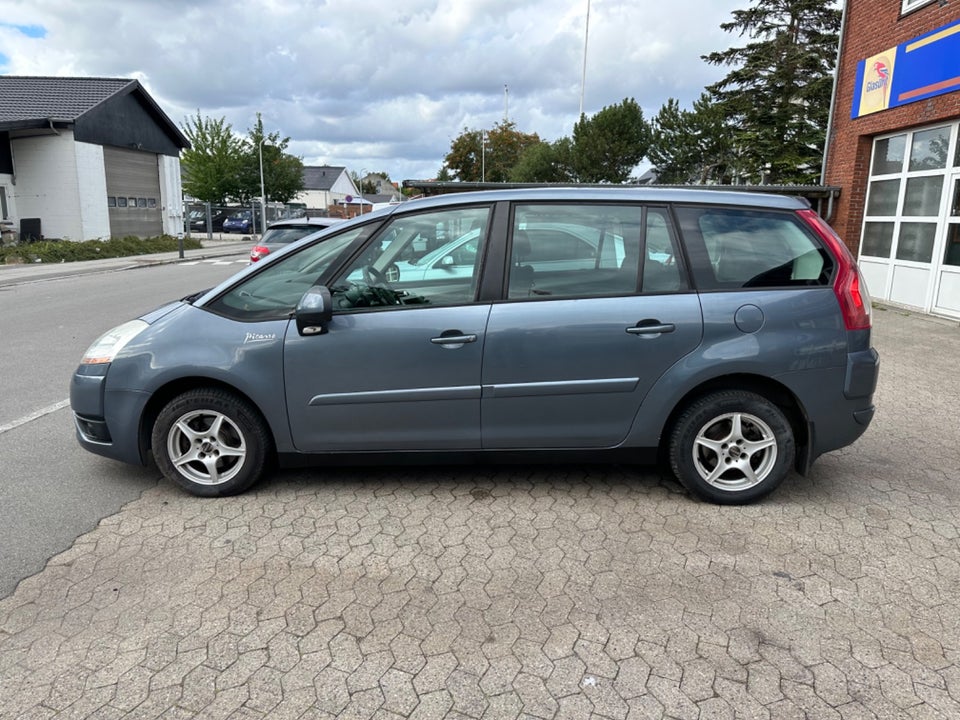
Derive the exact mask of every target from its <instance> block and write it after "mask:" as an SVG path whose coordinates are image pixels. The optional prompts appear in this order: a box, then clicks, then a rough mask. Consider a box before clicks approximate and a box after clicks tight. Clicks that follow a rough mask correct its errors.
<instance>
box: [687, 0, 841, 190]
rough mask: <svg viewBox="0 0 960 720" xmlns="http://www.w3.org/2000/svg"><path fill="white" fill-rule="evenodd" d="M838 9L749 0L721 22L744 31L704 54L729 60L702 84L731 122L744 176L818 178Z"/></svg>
mask: <svg viewBox="0 0 960 720" xmlns="http://www.w3.org/2000/svg"><path fill="white" fill-rule="evenodd" d="M840 16H841V12H840V10H839V9H838V8H837V7H836V4H835V3H834V2H833V1H832V0H753V4H752V6H751V7H749V8H747V9H746V10H735V11H734V12H733V20H732V21H731V22H727V23H723V24H722V25H721V26H720V27H721V28H722V29H723V30H725V31H727V32H736V33H737V34H739V35H740V36H741V37H745V38H748V42H747V43H746V44H745V45H743V46H742V47H734V48H730V49H728V50H724V51H722V52H714V53H710V54H709V55H704V56H703V59H704V60H706V61H707V62H708V63H711V64H713V65H730V66H732V67H733V68H734V69H733V70H731V71H730V72H729V73H728V74H727V76H726V77H724V78H723V79H722V80H720V81H719V82H717V83H714V84H713V85H710V86H709V87H708V88H707V90H708V91H709V92H710V93H711V94H712V96H713V98H714V99H715V100H716V102H717V104H718V106H719V107H720V109H721V111H722V112H723V113H724V114H725V115H726V117H727V118H729V120H730V122H731V123H732V125H733V127H734V128H735V130H734V133H733V141H734V144H735V146H736V151H737V154H738V164H739V167H738V170H739V171H740V172H742V173H744V175H745V177H746V179H748V180H750V181H753V182H769V183H772V184H785V183H809V182H816V181H817V179H818V178H819V176H820V165H821V161H822V158H823V145H824V140H825V133H826V126H827V120H828V116H829V112H830V94H831V91H832V87H833V71H834V66H835V62H836V53H837V43H838V32H839V29H840Z"/></svg>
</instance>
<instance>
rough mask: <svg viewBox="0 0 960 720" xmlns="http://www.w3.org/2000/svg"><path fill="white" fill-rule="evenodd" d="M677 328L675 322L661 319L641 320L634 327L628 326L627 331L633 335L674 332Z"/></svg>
mask: <svg viewBox="0 0 960 720" xmlns="http://www.w3.org/2000/svg"><path fill="white" fill-rule="evenodd" d="M676 329H677V326H676V325H674V324H673V323H662V322H660V321H659V320H641V321H640V322H638V323H637V324H636V325H634V326H633V327H628V328H627V332H628V333H630V334H631V335H662V334H664V333H672V332H673V331H674V330H676Z"/></svg>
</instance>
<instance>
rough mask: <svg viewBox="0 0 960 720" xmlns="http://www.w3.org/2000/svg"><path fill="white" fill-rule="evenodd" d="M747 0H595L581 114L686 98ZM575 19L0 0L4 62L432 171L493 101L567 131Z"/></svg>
mask: <svg viewBox="0 0 960 720" xmlns="http://www.w3.org/2000/svg"><path fill="white" fill-rule="evenodd" d="M749 5H750V1H749V0H686V1H685V2H676V1H670V0H591V2H590V14H589V42H588V43H587V56H586V57H587V63H586V85H585V94H584V101H583V110H584V112H585V113H587V114H588V115H590V114H592V113H595V112H596V111H598V110H600V109H601V108H603V107H604V106H606V105H612V104H616V103H618V102H620V101H621V100H623V99H624V98H626V97H632V98H634V99H636V101H637V102H638V103H639V104H640V106H641V107H642V108H643V110H644V115H645V116H646V117H648V118H649V117H651V116H653V115H654V114H655V113H656V112H657V111H658V110H659V108H660V107H661V105H663V103H664V102H666V100H667V99H668V98H670V97H675V98H677V99H678V100H680V102H681V104H682V105H683V106H689V104H690V102H692V100H694V99H695V98H696V97H697V96H698V95H699V94H700V92H701V91H702V90H703V88H704V86H705V85H707V84H710V83H711V82H714V81H715V80H717V79H719V78H720V77H722V76H723V75H724V74H725V73H726V71H727V69H725V68H718V67H714V66H711V65H707V64H706V63H705V62H703V61H702V60H701V59H700V56H701V55H703V54H705V53H708V52H712V51H714V50H723V49H725V48H728V47H731V46H734V45H738V44H740V43H741V42H742V39H741V38H739V37H737V36H735V35H731V34H728V33H725V32H723V31H722V30H721V29H720V24H721V23H722V22H726V21H728V20H730V19H731V12H732V11H733V10H735V9H740V8H745V7H748V6H749ZM586 19H587V0H380V1H379V2H372V1H371V0H239V2H237V1H236V0H233V1H231V2H227V1H226V0H196V1H194V2H185V1H184V0H82V1H81V0H0V74H5V75H58V76H65V75H70V76H93V77H123V78H136V79H138V80H140V82H141V83H143V85H144V86H145V87H146V89H147V91H148V92H149V93H150V94H151V95H152V96H153V98H154V99H155V100H156V101H157V102H158V103H159V104H160V106H161V107H162V108H163V109H164V111H165V112H166V113H167V115H169V116H170V118H171V120H173V121H174V122H175V123H176V124H177V125H181V126H182V125H183V124H184V121H185V119H186V118H187V117H188V116H193V115H195V114H196V113H197V111H198V110H199V112H200V113H201V114H202V115H204V116H209V117H214V118H220V117H225V118H226V119H227V122H229V123H230V124H231V125H232V126H233V128H234V130H235V131H237V132H240V133H245V132H246V130H247V129H248V128H249V127H251V126H252V125H253V123H254V121H255V119H256V113H257V112H261V113H262V114H263V118H264V125H265V128H266V130H267V131H268V132H272V131H279V132H280V133H281V134H283V135H285V136H289V137H290V138H291V143H290V147H289V150H290V151H291V152H293V153H294V154H296V155H299V156H301V157H302V158H303V161H304V163H306V164H307V165H320V164H330V165H345V166H347V168H348V169H350V170H352V171H354V172H360V171H362V170H366V171H386V172H387V173H389V175H390V177H391V178H392V179H393V180H404V179H414V178H416V179H427V178H432V177H434V176H435V175H436V173H437V170H438V169H439V168H440V166H441V164H442V162H443V157H444V155H445V154H446V153H447V152H448V151H449V149H450V143H451V141H452V140H453V139H454V138H455V137H456V136H457V135H459V134H460V133H461V132H462V131H463V129H464V128H467V127H469V128H471V129H474V128H476V129H480V128H490V127H492V126H493V125H494V124H495V123H497V122H499V121H502V120H503V118H504V114H505V113H506V114H507V115H508V117H509V119H510V120H512V121H514V122H515V123H516V124H517V128H518V129H519V130H522V131H524V132H531V133H532V132H535V133H537V134H538V135H540V137H541V138H543V139H544V140H550V141H552V140H556V139H557V138H559V137H562V136H565V135H570V134H571V133H572V131H573V124H574V122H575V121H576V119H577V117H578V114H579V109H580V95H581V78H582V71H583V59H584V34H585V24H586ZM505 86H506V92H505V90H504V88H505Z"/></svg>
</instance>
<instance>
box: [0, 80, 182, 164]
mask: <svg viewBox="0 0 960 720" xmlns="http://www.w3.org/2000/svg"><path fill="white" fill-rule="evenodd" d="M129 93H137V94H138V96H139V97H140V99H141V100H143V102H144V103H145V104H146V105H147V107H148V109H149V111H150V112H151V113H152V114H153V115H154V117H155V118H156V121H157V122H158V123H160V124H161V125H164V126H165V128H166V130H167V131H168V132H169V133H172V135H173V136H174V137H175V138H176V139H177V140H178V141H180V145H181V147H189V146H190V143H189V141H188V140H187V139H186V138H185V137H184V136H183V133H181V132H180V129H179V128H177V126H176V125H175V124H174V123H173V122H171V121H170V118H168V117H167V115H166V113H164V112H163V110H161V109H160V106H159V105H157V103H156V102H154V100H153V98H151V97H150V95H149V93H147V91H146V90H145V89H144V88H143V86H142V85H141V84H140V82H139V81H138V80H131V79H129V78H91V77H26V76H19V75H0V130H13V129H17V128H31V127H43V126H47V125H50V124H51V123H52V124H58V125H63V124H70V123H74V122H76V121H77V120H78V119H79V118H81V117H82V116H84V115H85V114H87V113H88V112H90V111H91V110H93V109H94V108H96V107H99V106H100V105H101V104H103V103H104V102H106V101H107V100H109V99H111V98H113V97H116V96H120V95H127V94H129Z"/></svg>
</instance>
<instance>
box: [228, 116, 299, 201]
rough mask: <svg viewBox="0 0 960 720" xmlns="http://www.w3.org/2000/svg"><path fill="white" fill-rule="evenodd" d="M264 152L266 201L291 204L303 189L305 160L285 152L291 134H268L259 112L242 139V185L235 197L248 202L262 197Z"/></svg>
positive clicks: (237, 199)
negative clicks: (261, 163)
mask: <svg viewBox="0 0 960 720" xmlns="http://www.w3.org/2000/svg"><path fill="white" fill-rule="evenodd" d="M261 143H262V151H263V188H264V192H265V193H266V196H267V197H266V200H267V201H268V202H269V201H273V202H281V203H288V202H290V201H291V200H293V198H294V197H296V196H297V194H299V193H300V192H301V191H302V190H303V161H302V160H301V159H300V158H299V157H296V156H294V155H290V154H289V153H287V152H285V151H286V149H287V146H288V145H289V144H290V138H289V137H281V136H280V133H279V132H272V133H270V134H266V133H265V132H264V129H263V118H262V117H261V116H260V113H257V121H256V123H254V126H253V127H252V128H250V129H248V130H247V137H246V138H244V140H243V148H244V158H243V162H242V163H241V168H240V173H239V175H240V183H239V185H240V188H239V192H238V194H237V195H236V196H235V197H234V199H235V200H236V201H237V202H239V203H241V204H246V203H249V202H250V201H251V200H253V199H254V198H258V197H260V152H261Z"/></svg>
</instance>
